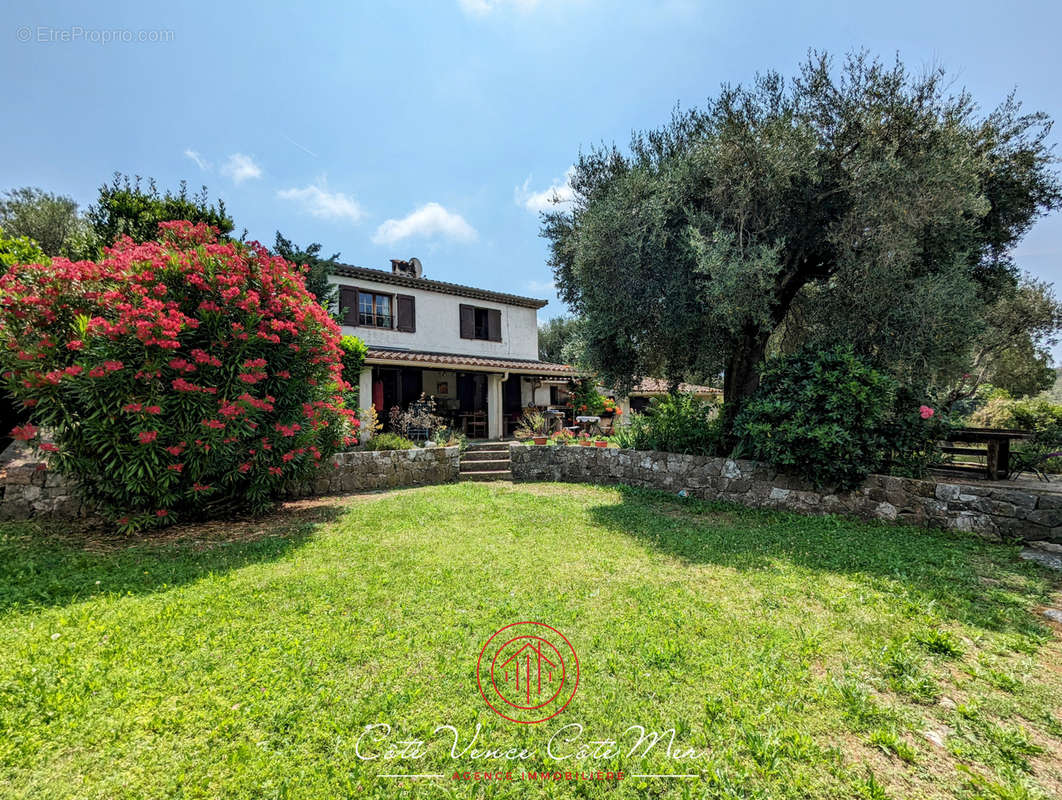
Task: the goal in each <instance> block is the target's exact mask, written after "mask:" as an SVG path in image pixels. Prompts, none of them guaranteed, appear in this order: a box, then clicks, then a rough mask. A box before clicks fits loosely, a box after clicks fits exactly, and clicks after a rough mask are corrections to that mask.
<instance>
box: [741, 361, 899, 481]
mask: <svg viewBox="0 0 1062 800" xmlns="http://www.w3.org/2000/svg"><path fill="white" fill-rule="evenodd" d="M896 391H897V385H896V382H895V381H894V380H893V379H892V378H890V377H888V376H887V375H883V374H882V373H880V372H878V371H877V370H875V369H872V368H871V367H869V366H867V365H866V364H864V363H863V362H862V361H860V360H859V359H858V358H856V356H855V355H854V354H853V353H852V352H851V350H844V349H841V348H838V349H833V350H828V351H824V352H812V351H807V352H803V353H800V354H798V355H795V356H790V357H788V358H775V359H772V360H771V361H770V362H768V364H767V366H766V367H765V368H764V370H763V377H762V381H761V383H760V388H759V390H758V391H757V392H756V394H755V395H754V396H753V398H752V399H751V400H750V401H749V402H748V403H747V404H746V405H745V408H744V409H743V410H742V412H741V414H740V415H739V416H738V418H737V421H736V423H735V429H736V431H737V433H738V435H739V436H742V437H743V439H744V441H745V443H746V444H747V446H748V448H749V450H750V451H751V452H752V453H753V455H754V456H755V457H757V458H760V459H762V460H764V461H767V462H769V463H771V464H775V465H777V466H779V467H785V468H787V469H790V470H792V471H793V472H795V473H796V474H798V475H800V476H802V477H804V478H806V479H807V480H809V481H811V482H813V483H815V484H816V485H820V486H821V485H837V486H841V487H851V486H854V485H856V484H858V483H859V482H860V481H861V480H862V479H863V478H865V477H866V476H867V475H868V474H870V473H871V472H875V471H877V470H879V469H880V468H881V467H882V466H883V464H884V463H885V460H886V456H887V453H888V451H889V446H890V445H889V440H888V437H887V436H886V434H885V426H886V424H887V422H888V420H889V416H890V412H891V411H892V408H893V402H894V398H895V397H896ZM911 413H912V414H914V415H916V416H917V413H918V409H917V408H912V409H911Z"/></svg>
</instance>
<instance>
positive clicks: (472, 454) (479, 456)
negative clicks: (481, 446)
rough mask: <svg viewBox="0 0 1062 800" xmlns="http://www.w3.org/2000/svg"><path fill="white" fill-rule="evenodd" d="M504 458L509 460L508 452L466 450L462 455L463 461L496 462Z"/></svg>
mask: <svg viewBox="0 0 1062 800" xmlns="http://www.w3.org/2000/svg"><path fill="white" fill-rule="evenodd" d="M499 458H503V459H505V460H506V461H508V460H509V451H508V450H466V451H465V452H463V453H462V454H461V460H462V461H495V460H497V459H499Z"/></svg>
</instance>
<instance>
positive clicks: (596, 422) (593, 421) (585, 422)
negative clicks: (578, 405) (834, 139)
mask: <svg viewBox="0 0 1062 800" xmlns="http://www.w3.org/2000/svg"><path fill="white" fill-rule="evenodd" d="M575 421H576V422H578V423H579V427H580V428H582V429H583V430H584V431H586V432H587V433H589V432H590V428H591V427H594V428H597V429H598V430H600V429H601V425H600V423H601V417H596V416H584V417H576V418H575Z"/></svg>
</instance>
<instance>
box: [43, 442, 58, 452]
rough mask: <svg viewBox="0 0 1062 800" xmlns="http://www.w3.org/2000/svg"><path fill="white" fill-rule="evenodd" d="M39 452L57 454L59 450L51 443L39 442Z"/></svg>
mask: <svg viewBox="0 0 1062 800" xmlns="http://www.w3.org/2000/svg"><path fill="white" fill-rule="evenodd" d="M41 450H43V451H44V452H46V453H58V452H59V448H58V447H56V446H55V445H54V444H52V443H51V442H41Z"/></svg>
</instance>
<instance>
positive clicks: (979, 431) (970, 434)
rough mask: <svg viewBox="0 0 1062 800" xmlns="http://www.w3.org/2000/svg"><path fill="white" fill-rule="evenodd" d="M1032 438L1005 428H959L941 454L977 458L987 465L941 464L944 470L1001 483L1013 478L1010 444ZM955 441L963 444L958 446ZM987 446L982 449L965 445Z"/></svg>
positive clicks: (1025, 433)
mask: <svg viewBox="0 0 1062 800" xmlns="http://www.w3.org/2000/svg"><path fill="white" fill-rule="evenodd" d="M1029 438H1032V434H1031V433H1028V432H1027V431H1018V430H1007V429H1002V428H957V429H956V430H953V431H951V433H949V434H948V437H947V442H948V444H946V445H944V446H943V447H941V448H940V449H941V452H943V453H945V454H947V455H953V456H975V457H979V458H984V459H985V464H984V466H981V465H980V464H973V463H970V462H965V463H964V462H952V463H945V464H939V465H937V466H938V467H939V468H941V469H946V470H949V471H953V472H972V473H979V474H981V475H983V476H984V477H986V478H988V480H990V481H998V480H1002V479H1005V478H1009V477H1010V476H1011V473H1010V443H1011V442H1012V441H1020V440H1022V439H1029ZM954 442H959V443H960V445H958V446H956V445H955V444H953V443H954ZM970 444H984V445H986V448H985V449H984V450H982V449H981V448H977V447H968V446H963V445H970Z"/></svg>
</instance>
